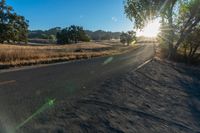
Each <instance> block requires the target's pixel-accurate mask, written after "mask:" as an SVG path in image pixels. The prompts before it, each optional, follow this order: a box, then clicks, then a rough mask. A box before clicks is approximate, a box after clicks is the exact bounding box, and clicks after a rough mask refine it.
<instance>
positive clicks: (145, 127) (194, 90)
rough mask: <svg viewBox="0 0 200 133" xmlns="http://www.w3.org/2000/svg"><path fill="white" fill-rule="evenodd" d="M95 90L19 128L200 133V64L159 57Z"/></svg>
mask: <svg viewBox="0 0 200 133" xmlns="http://www.w3.org/2000/svg"><path fill="white" fill-rule="evenodd" d="M94 90H95V91H93V92H91V93H90V94H89V95H88V96H87V97H85V96H84V97H80V98H77V97H76V98H74V99H70V100H69V101H63V103H60V104H58V105H56V106H55V108H53V109H52V110H49V112H44V113H42V114H41V115H40V116H39V117H38V118H36V119H34V120H33V121H31V122H30V123H28V124H27V125H26V126H24V127H23V128H22V129H21V131H19V132H24V133H47V132H48V133H68V132H70V133H76V132H80V133H88V132H91V133H93V132H105V133H106V132H107V133H108V132H109V133H196V132H200V70H199V69H197V68H190V67H187V66H183V65H180V64H173V63H171V62H165V61H159V60H157V59H154V60H153V61H151V62H150V63H148V64H147V65H145V66H144V67H142V68H141V69H139V70H137V71H130V72H129V73H126V74H124V75H121V76H119V77H117V78H114V79H109V80H107V81H106V82H104V83H103V84H102V85H101V86H100V87H99V88H96V89H94ZM77 99H78V100H77Z"/></svg>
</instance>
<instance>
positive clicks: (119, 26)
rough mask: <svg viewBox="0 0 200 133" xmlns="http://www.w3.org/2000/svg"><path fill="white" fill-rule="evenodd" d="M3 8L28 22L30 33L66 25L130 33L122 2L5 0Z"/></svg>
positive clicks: (116, 0) (130, 27) (120, 0)
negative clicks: (13, 11) (8, 6)
mask: <svg viewBox="0 0 200 133" xmlns="http://www.w3.org/2000/svg"><path fill="white" fill-rule="evenodd" d="M7 4H8V5H10V6H12V7H13V8H14V10H15V12H17V13H18V14H19V15H23V16H25V18H26V19H27V20H29V29H30V30H38V29H40V30H46V29H49V28H53V27H62V28H64V27H68V26H70V25H79V26H83V27H84V29H87V30H93V31H94V30H105V31H120V32H121V31H128V30H132V29H133V23H132V22H131V21H130V20H129V19H128V18H126V15H125V14H124V7H123V0H7Z"/></svg>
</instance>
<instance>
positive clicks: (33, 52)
mask: <svg viewBox="0 0 200 133" xmlns="http://www.w3.org/2000/svg"><path fill="white" fill-rule="evenodd" d="M118 48H119V47H118ZM123 49H124V50H126V49H128V48H127V47H124V48H123V47H122V48H120V49H117V48H116V47H114V46H112V45H106V44H101V43H98V44H97V43H92V42H89V43H81V44H73V45H60V46H59V45H49V46H18V45H7V44H1V45H0V65H11V66H21V65H32V64H43V63H53V62H60V61H68V60H76V59H89V58H93V57H98V56H106V55H110V54H117V53H119V52H120V50H123Z"/></svg>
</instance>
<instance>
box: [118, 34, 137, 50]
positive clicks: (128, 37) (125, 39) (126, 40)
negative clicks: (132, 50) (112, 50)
mask: <svg viewBox="0 0 200 133" xmlns="http://www.w3.org/2000/svg"><path fill="white" fill-rule="evenodd" d="M133 41H136V32H134V31H128V32H127V33H124V32H122V34H121V35H120V42H121V43H123V44H127V45H128V46H129V45H130V44H131V43H132V42H133Z"/></svg>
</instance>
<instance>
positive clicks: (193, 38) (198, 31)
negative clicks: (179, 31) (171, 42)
mask: <svg viewBox="0 0 200 133" xmlns="http://www.w3.org/2000/svg"><path fill="white" fill-rule="evenodd" d="M182 48H183V49H184V55H185V59H186V61H187V63H190V62H192V61H194V60H199V58H200V54H199V53H197V52H198V50H199V48H200V26H198V27H196V28H195V29H194V30H193V31H192V32H191V34H189V35H188V36H187V37H186V38H185V40H184V42H183V44H182Z"/></svg>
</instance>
